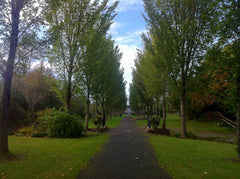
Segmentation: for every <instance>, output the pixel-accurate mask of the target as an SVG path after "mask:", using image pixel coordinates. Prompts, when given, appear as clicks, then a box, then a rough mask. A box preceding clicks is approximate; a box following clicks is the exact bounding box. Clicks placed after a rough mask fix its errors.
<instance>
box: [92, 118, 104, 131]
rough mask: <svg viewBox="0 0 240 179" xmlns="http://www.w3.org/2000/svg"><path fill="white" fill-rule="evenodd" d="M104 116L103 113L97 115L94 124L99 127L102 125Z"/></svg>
mask: <svg viewBox="0 0 240 179" xmlns="http://www.w3.org/2000/svg"><path fill="white" fill-rule="evenodd" d="M102 121H103V120H102V116H101V115H96V116H95V118H94V119H93V124H95V125H96V126H97V128H100V127H101V124H102Z"/></svg>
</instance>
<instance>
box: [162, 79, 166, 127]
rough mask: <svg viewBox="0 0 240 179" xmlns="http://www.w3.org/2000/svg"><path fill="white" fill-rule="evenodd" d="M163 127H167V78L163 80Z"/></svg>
mask: <svg viewBox="0 0 240 179" xmlns="http://www.w3.org/2000/svg"><path fill="white" fill-rule="evenodd" d="M162 129H163V130H165V129H166V80H163V123H162Z"/></svg>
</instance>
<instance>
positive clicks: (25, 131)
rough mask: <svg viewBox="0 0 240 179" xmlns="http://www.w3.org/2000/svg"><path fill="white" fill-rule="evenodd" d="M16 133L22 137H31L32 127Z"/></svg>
mask: <svg viewBox="0 0 240 179" xmlns="http://www.w3.org/2000/svg"><path fill="white" fill-rule="evenodd" d="M18 132H19V133H20V134H22V135H23V136H32V134H33V133H34V126H33V125H32V126H30V127H24V128H22V129H20V130H19V131H18Z"/></svg>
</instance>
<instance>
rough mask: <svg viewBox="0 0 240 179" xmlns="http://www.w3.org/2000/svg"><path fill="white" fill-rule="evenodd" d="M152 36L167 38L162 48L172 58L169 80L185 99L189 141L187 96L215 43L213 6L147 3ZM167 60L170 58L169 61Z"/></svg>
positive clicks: (158, 0)
mask: <svg viewBox="0 0 240 179" xmlns="http://www.w3.org/2000/svg"><path fill="white" fill-rule="evenodd" d="M144 4H145V11H146V12H147V15H148V17H147V18H146V20H147V23H148V26H149V27H150V34H151V35H153V36H154V39H157V38H163V40H161V41H162V43H161V44H159V45H161V46H162V47H161V48H162V49H164V50H165V53H167V55H170V54H172V55H173V57H174V58H168V59H167V60H168V64H169V65H168V67H169V70H170V72H169V76H170V78H171V80H172V81H173V82H174V85H175V87H176V88H177V90H178V91H179V95H180V98H181V118H182V120H181V121H182V130H181V133H182V137H186V133H187V129H186V96H187V91H188V86H189V83H190V80H191V77H192V76H193V73H194V71H195V67H196V66H197V65H198V64H199V61H200V60H201V58H200V57H201V56H202V54H203V53H204V50H205V47H206V46H207V45H208V44H209V42H210V41H212V40H213V37H212V36H211V31H210V30H211V28H212V24H213V20H212V19H214V18H212V17H213V13H214V8H215V7H216V6H214V4H213V2H212V1H210V0H207V1H193V0H187V1H175V0H170V1H169V0H154V1H149V0H144ZM165 59H166V58H165Z"/></svg>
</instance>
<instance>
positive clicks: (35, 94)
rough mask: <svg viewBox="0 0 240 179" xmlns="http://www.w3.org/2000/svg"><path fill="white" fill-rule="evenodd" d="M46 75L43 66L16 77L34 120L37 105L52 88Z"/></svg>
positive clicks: (18, 87) (19, 89) (18, 86)
mask: <svg viewBox="0 0 240 179" xmlns="http://www.w3.org/2000/svg"><path fill="white" fill-rule="evenodd" d="M45 78H46V76H45V75H44V71H42V70H41V68H39V69H36V70H35V71H33V72H31V73H29V74H28V75H26V76H24V77H23V78H20V79H16V81H17V85H16V87H17V89H18V91H20V93H21V94H22V95H23V96H24V97H25V99H26V101H27V102H28V105H29V108H30V109H31V111H32V120H33V121H34V119H35V107H36V104H37V103H38V102H40V101H41V100H42V99H43V98H44V97H45V96H47V94H48V91H49V89H50V86H49V84H48V83H47V81H46V79H45Z"/></svg>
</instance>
